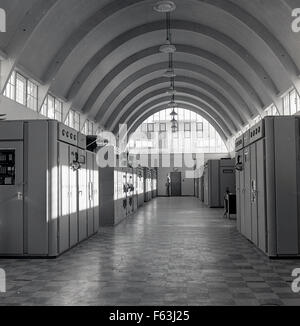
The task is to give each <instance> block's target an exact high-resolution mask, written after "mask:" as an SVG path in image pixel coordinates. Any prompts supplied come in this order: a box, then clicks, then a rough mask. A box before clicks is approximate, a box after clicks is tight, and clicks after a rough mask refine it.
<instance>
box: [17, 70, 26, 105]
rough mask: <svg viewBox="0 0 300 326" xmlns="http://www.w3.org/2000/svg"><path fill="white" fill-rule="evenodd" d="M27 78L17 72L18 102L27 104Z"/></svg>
mask: <svg viewBox="0 0 300 326" xmlns="http://www.w3.org/2000/svg"><path fill="white" fill-rule="evenodd" d="M26 93H27V90H26V78H24V77H23V76H21V75H20V74H18V73H17V77H16V102H18V103H20V104H23V105H26Z"/></svg>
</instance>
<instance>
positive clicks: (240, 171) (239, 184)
mask: <svg viewBox="0 0 300 326" xmlns="http://www.w3.org/2000/svg"><path fill="white" fill-rule="evenodd" d="M243 176H244V161H243V151H240V152H238V153H237V154H236V213H237V229H238V231H239V232H242V218H243V217H242V207H243V204H242V200H243V198H244V197H243V195H242V191H243ZM243 229H244V226H243Z"/></svg>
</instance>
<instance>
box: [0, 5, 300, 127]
mask: <svg viewBox="0 0 300 326" xmlns="http://www.w3.org/2000/svg"><path fill="white" fill-rule="evenodd" d="M155 2H156V0H114V1H112V0H26V1H19V0H9V1H8V0H3V1H2V2H1V7H2V8H4V9H5V10H6V12H7V16H8V17H7V21H8V33H7V34H2V35H1V38H0V51H1V52H3V53H4V54H7V60H4V61H2V64H1V85H0V86H1V91H3V87H4V85H5V83H6V82H7V80H8V78H9V74H10V73H11V71H12V69H13V68H14V66H15V65H17V64H19V65H20V67H22V68H24V70H25V71H27V72H29V73H30V75H31V76H33V77H35V78H36V79H37V80H38V81H42V82H44V85H43V92H42V94H43V96H45V94H46V93H47V91H48V90H50V91H52V92H53V93H54V95H58V96H61V97H62V98H66V99H67V100H69V103H72V104H73V106H74V108H75V109H78V110H83V112H85V113H88V114H89V116H90V117H91V118H93V117H95V116H97V118H99V119H100V120H101V122H102V123H104V124H105V125H106V126H108V127H113V125H114V124H115V123H118V121H119V119H120V121H121V120H124V117H125V116H126V114H127V112H131V111H132V112H135V111H134V110H137V112H139V109H138V108H137V107H134V104H135V103H139V101H141V99H142V98H144V97H145V96H146V94H152V93H153V92H154V91H157V92H158V91H159V89H161V92H162V95H164V94H163V93H164V91H165V87H162V85H164V83H163V80H162V79H161V77H160V76H159V73H160V72H161V71H162V70H163V69H164V65H166V61H165V60H166V57H164V56H162V55H161V54H160V53H158V47H159V45H161V44H162V43H163V42H164V38H165V33H164V30H163V29H164V28H165V16H164V15H160V14H158V13H155V12H153V10H152V6H153V4H154V3H155ZM175 2H176V4H177V10H176V11H175V12H174V13H172V31H173V36H174V42H175V44H176V46H177V49H178V52H177V53H176V54H175V68H177V69H178V79H179V80H178V85H179V86H180V88H181V90H182V91H183V90H184V92H181V93H182V94H181V96H185V97H186V98H191V92H194V95H193V96H192V97H195V92H197V94H198V95H197V96H201V97H199V101H202V103H203V100H204V97H203V96H205V97H206V98H205V99H207V98H209V99H210V101H213V103H214V105H215V104H217V105H219V106H217V107H214V108H213V109H214V112H216V111H218V113H219V115H220V114H221V112H224V113H226V115H225V116H224V119H225V120H226V121H225V125H226V126H229V129H230V132H233V131H234V130H235V129H236V128H239V127H240V125H241V124H244V123H246V122H247V120H249V119H250V118H251V117H253V116H254V115H255V114H259V113H260V112H261V110H262V108H263V107H265V106H266V105H269V104H271V102H274V103H275V104H276V106H277V107H278V109H279V110H280V109H281V108H280V106H281V105H282V103H281V102H280V100H279V97H278V95H279V94H280V93H283V92H285V91H286V90H287V88H289V87H291V86H295V88H296V90H297V91H298V92H299V93H300V80H299V71H300V69H299V67H300V46H299V44H300V35H299V33H298V34H297V33H293V32H292V30H291V28H290V24H291V12H290V9H292V7H293V6H294V5H295V3H296V2H297V1H293V0H278V1H276V2H275V1H273V0H266V1H261V0H251V1H249V0H175ZM133 17H134V19H133ZM165 67H166V66H165ZM143 74H144V75H143ZM137 90H139V92H138V91H137ZM141 94H142V95H141ZM43 96H41V100H42V98H43ZM157 96H158V95H157ZM150 100H151V99H150ZM153 100H155V99H154V98H153ZM211 105H212V102H211V103H210V106H209V109H211ZM202 108H204V106H202ZM207 109H208V107H207ZM221 109H222V111H220V110H221ZM220 125H221V124H220ZM223 127H224V128H225V126H224V125H223Z"/></svg>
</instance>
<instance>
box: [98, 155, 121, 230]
mask: <svg viewBox="0 0 300 326" xmlns="http://www.w3.org/2000/svg"><path fill="white" fill-rule="evenodd" d="M93 159H94V174H93V177H94V180H93V189H94V191H93V197H94V198H93V208H94V233H96V232H98V231H99V227H100V215H99V214H100V213H99V212H100V210H99V196H100V193H99V169H98V165H97V162H96V155H93ZM116 184H118V183H117V182H116Z"/></svg>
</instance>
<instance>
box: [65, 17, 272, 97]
mask: <svg viewBox="0 0 300 326" xmlns="http://www.w3.org/2000/svg"><path fill="white" fill-rule="evenodd" d="M172 28H173V30H174V32H173V33H174V34H175V33H176V31H177V30H185V31H190V32H194V33H198V34H202V35H205V36H207V37H209V38H212V39H213V40H214V41H215V42H219V43H221V44H222V45H224V46H225V47H226V48H228V49H230V51H232V52H234V53H235V54H236V55H238V56H239V57H240V58H242V60H244V61H245V62H246V63H247V65H248V66H249V68H250V69H252V70H253V71H254V72H255V73H256V75H257V76H258V77H259V79H260V80H261V81H262V83H263V84H264V85H265V87H266V88H267V89H269V90H270V91H272V92H274V93H275V94H276V93H278V88H277V86H276V84H275V81H273V80H272V78H271V77H270V76H269V74H268V72H267V71H266V70H265V69H264V67H263V66H261V65H260V63H259V62H258V61H257V60H256V59H255V58H254V57H253V56H252V55H251V53H250V52H248V51H247V50H246V49H245V48H244V47H242V46H241V45H239V43H237V42H236V41H235V40H233V39H231V38H230V37H228V36H226V35H225V34H223V33H221V32H219V31H216V30H214V29H213V28H210V27H208V26H203V25H201V24H197V23H195V22H188V21H178V20H176V21H173V22H172ZM164 29H165V22H164V21H157V22H152V23H149V24H147V25H143V26H138V27H136V28H134V29H132V30H130V31H126V32H125V33H123V34H122V35H120V36H118V38H116V39H114V40H112V41H111V42H110V43H109V44H107V45H106V46H105V47H104V48H102V49H100V51H99V52H97V53H96V54H95V55H94V56H93V57H92V58H91V59H90V61H89V62H88V63H87V64H86V65H85V67H84V68H83V69H82V71H81V72H80V73H79V75H78V76H77V77H76V79H75V81H74V82H73V85H72V87H71V88H70V89H69V91H68V93H67V95H66V97H67V98H72V97H73V96H74V94H77V92H78V91H79V88H80V87H81V85H83V84H84V82H85V81H86V79H87V78H88V77H89V75H90V73H91V72H93V71H94V70H95V69H96V67H97V66H98V65H99V64H101V62H102V61H103V60H104V58H105V57H106V56H108V55H109V54H110V53H112V52H113V51H115V50H116V49H118V48H119V47H120V46H121V45H122V44H124V43H126V42H128V41H129V40H131V39H133V38H136V37H138V36H140V35H144V34H147V33H150V32H153V31H157V30H158V31H162V33H163V30H164ZM156 52H157V47H156Z"/></svg>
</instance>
